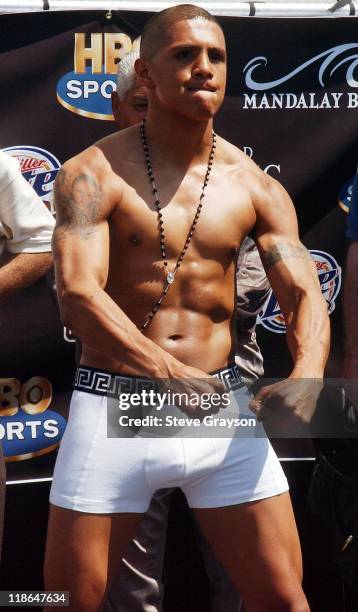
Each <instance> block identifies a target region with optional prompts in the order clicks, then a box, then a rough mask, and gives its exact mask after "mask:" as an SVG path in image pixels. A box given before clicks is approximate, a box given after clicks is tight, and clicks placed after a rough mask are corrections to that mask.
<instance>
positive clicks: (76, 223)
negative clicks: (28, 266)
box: [55, 169, 102, 240]
mask: <svg viewBox="0 0 358 612" xmlns="http://www.w3.org/2000/svg"><path fill="white" fill-rule="evenodd" d="M101 199H102V193H101V190H100V189H99V187H98V184H97V181H96V179H95V178H94V177H92V176H91V175H89V174H79V175H77V176H75V177H73V176H68V173H67V172H66V171H65V170H63V169H61V170H60V171H59V173H58V176H57V181H56V184H55V203H56V216H57V226H58V230H60V231H57V232H56V233H57V237H58V238H61V237H63V236H64V235H65V234H66V233H67V234H68V233H71V234H77V235H78V236H79V238H81V239H83V240H88V239H89V238H90V237H91V236H92V235H93V234H94V232H95V228H94V227H93V226H94V224H95V223H96V220H97V218H98V212H99V206H100V203H101Z"/></svg>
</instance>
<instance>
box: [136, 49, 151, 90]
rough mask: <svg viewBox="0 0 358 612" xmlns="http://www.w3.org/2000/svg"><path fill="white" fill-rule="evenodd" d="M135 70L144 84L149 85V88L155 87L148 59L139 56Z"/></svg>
mask: <svg viewBox="0 0 358 612" xmlns="http://www.w3.org/2000/svg"><path fill="white" fill-rule="evenodd" d="M134 68H135V71H136V73H137V75H138V78H139V80H140V82H141V83H142V85H144V86H145V87H147V88H148V89H153V88H154V83H153V81H152V78H151V76H150V69H149V65H148V62H147V60H145V59H143V58H141V57H140V58H138V59H137V60H136V61H135V64H134Z"/></svg>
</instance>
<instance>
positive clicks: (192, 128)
mask: <svg viewBox="0 0 358 612" xmlns="http://www.w3.org/2000/svg"><path fill="white" fill-rule="evenodd" d="M212 130H213V120H212V119H209V120H208V121H203V122H198V121H190V120H189V119H187V118H186V117H183V116H180V115H178V114H177V113H175V114H174V113H170V112H164V113H163V109H160V112H156V111H153V110H151V111H150V112H149V113H148V117H147V120H146V136H147V140H148V146H149V150H150V152H151V156H152V157H153V158H156V159H157V160H160V159H162V160H164V161H165V162H166V163H167V162H169V163H173V164H178V165H182V164H185V165H186V164H189V165H190V164H191V163H192V162H194V161H201V160H202V159H205V160H206V158H207V156H208V151H210V148H211V144H212Z"/></svg>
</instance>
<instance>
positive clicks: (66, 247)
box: [52, 221, 109, 294]
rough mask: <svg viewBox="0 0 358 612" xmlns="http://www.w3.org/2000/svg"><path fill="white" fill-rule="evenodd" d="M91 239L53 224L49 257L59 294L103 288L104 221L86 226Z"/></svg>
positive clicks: (105, 259)
mask: <svg viewBox="0 0 358 612" xmlns="http://www.w3.org/2000/svg"><path fill="white" fill-rule="evenodd" d="M88 232H90V233H91V240H87V239H85V240H81V239H79V238H78V236H77V235H76V234H73V233H71V232H67V231H64V229H63V226H61V225H56V228H55V231H54V234H53V243H52V246H53V255H54V261H55V271H56V281H57V286H58V290H59V293H60V294H61V293H63V292H66V291H78V292H81V291H85V289H86V286H87V287H96V286H98V287H101V288H103V287H104V286H105V285H106V282H107V277H108V261H109V230H108V224H107V222H106V221H103V222H101V223H100V224H97V225H95V226H92V227H89V226H88Z"/></svg>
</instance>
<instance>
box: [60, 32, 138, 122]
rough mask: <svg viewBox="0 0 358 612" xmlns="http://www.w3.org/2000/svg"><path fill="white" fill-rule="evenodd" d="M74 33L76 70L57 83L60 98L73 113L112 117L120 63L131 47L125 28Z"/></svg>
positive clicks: (101, 117) (106, 118) (111, 118)
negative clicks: (115, 30) (112, 105)
mask: <svg viewBox="0 0 358 612" xmlns="http://www.w3.org/2000/svg"><path fill="white" fill-rule="evenodd" d="M87 36H88V39H87V41H86V34H85V33H84V32H80V33H76V34H75V42H74V66H73V68H74V69H73V71H72V72H68V73H67V74H65V75H64V76H63V77H62V78H61V79H60V80H59V81H58V83H57V100H58V102H59V103H60V104H61V105H62V106H64V107H65V108H67V110H70V111H71V112H73V113H77V114H78V115H82V116H83V117H89V118H90V119H102V120H106V121H113V120H114V117H113V114H112V107H111V93H112V92H113V91H115V89H116V74H117V64H118V62H119V61H120V60H121V58H122V57H124V56H125V55H126V54H127V53H128V52H129V51H131V50H132V47H133V45H132V41H131V39H130V38H129V36H127V34H123V33H122V32H114V33H113V32H111V33H103V32H98V33H97V32H94V33H92V34H90V35H87Z"/></svg>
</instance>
